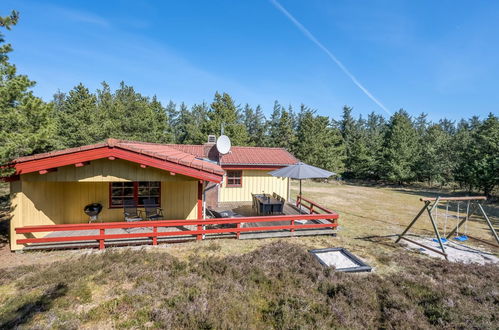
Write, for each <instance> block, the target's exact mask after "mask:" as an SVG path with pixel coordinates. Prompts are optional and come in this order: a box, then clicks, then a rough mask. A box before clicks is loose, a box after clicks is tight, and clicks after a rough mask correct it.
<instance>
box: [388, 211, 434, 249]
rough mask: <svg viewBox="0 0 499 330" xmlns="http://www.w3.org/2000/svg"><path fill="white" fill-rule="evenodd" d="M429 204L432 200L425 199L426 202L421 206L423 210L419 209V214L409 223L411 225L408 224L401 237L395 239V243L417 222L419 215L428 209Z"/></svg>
mask: <svg viewBox="0 0 499 330" xmlns="http://www.w3.org/2000/svg"><path fill="white" fill-rule="evenodd" d="M428 205H430V202H429V201H425V202H424V206H423V207H422V208H421V210H420V211H419V213H418V215H416V217H415V218H414V219H413V220H412V221H411V223H410V224H409V226H407V228H406V229H404V231H403V232H402V234H400V235H399V237H398V238H397V240H396V241H395V243H398V242H399V241H400V239H401V238H402V237H403V236H404V235H405V234H406V233H407V232H408V231H409V229H411V227H412V226H413V225H414V224H415V223H416V221H417V220H418V219H419V217H420V216H421V214H423V213H424V211H425V210H426V208H427V207H428Z"/></svg>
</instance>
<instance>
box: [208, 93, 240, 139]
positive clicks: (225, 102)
mask: <svg viewBox="0 0 499 330" xmlns="http://www.w3.org/2000/svg"><path fill="white" fill-rule="evenodd" d="M207 115H208V119H209V121H207V122H206V123H205V124H204V125H203V128H204V129H203V131H204V132H206V133H208V134H215V135H221V132H222V129H223V132H224V134H225V135H227V136H228V137H229V138H230V139H231V141H232V145H239V146H241V145H247V143H248V140H249V136H248V132H247V131H246V127H245V126H244V124H243V123H242V122H241V120H240V119H241V118H240V111H239V109H238V108H237V107H236V105H235V104H234V100H233V99H232V97H231V96H230V95H229V94H227V93H223V94H220V93H218V92H217V93H215V98H214V100H213V102H212V103H211V105H210V109H209V110H208V113H207Z"/></svg>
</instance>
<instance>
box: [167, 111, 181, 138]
mask: <svg viewBox="0 0 499 330" xmlns="http://www.w3.org/2000/svg"><path fill="white" fill-rule="evenodd" d="M166 116H167V117H168V128H169V131H170V132H169V134H170V135H171V137H172V141H173V142H174V143H178V130H177V125H178V120H179V119H178V116H179V111H178V110H177V105H176V104H175V103H174V102H173V101H170V102H168V105H167V106H166Z"/></svg>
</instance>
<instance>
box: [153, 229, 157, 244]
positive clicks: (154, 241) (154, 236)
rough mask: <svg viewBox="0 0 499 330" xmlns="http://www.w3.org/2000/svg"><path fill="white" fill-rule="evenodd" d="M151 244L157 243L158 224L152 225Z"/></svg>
mask: <svg viewBox="0 0 499 330" xmlns="http://www.w3.org/2000/svg"><path fill="white" fill-rule="evenodd" d="M152 234H153V237H152V245H158V235H157V234H158V226H153V227H152Z"/></svg>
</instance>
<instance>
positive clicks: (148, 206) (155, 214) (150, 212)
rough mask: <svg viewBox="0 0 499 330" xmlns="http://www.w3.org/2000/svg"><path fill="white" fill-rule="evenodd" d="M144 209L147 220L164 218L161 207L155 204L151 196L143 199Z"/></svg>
mask: <svg viewBox="0 0 499 330" xmlns="http://www.w3.org/2000/svg"><path fill="white" fill-rule="evenodd" d="M144 209H145V211H146V219H147V220H161V219H164V215H163V209H161V208H159V207H157V206H156V201H155V200H154V199H152V198H148V199H146V200H144Z"/></svg>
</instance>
